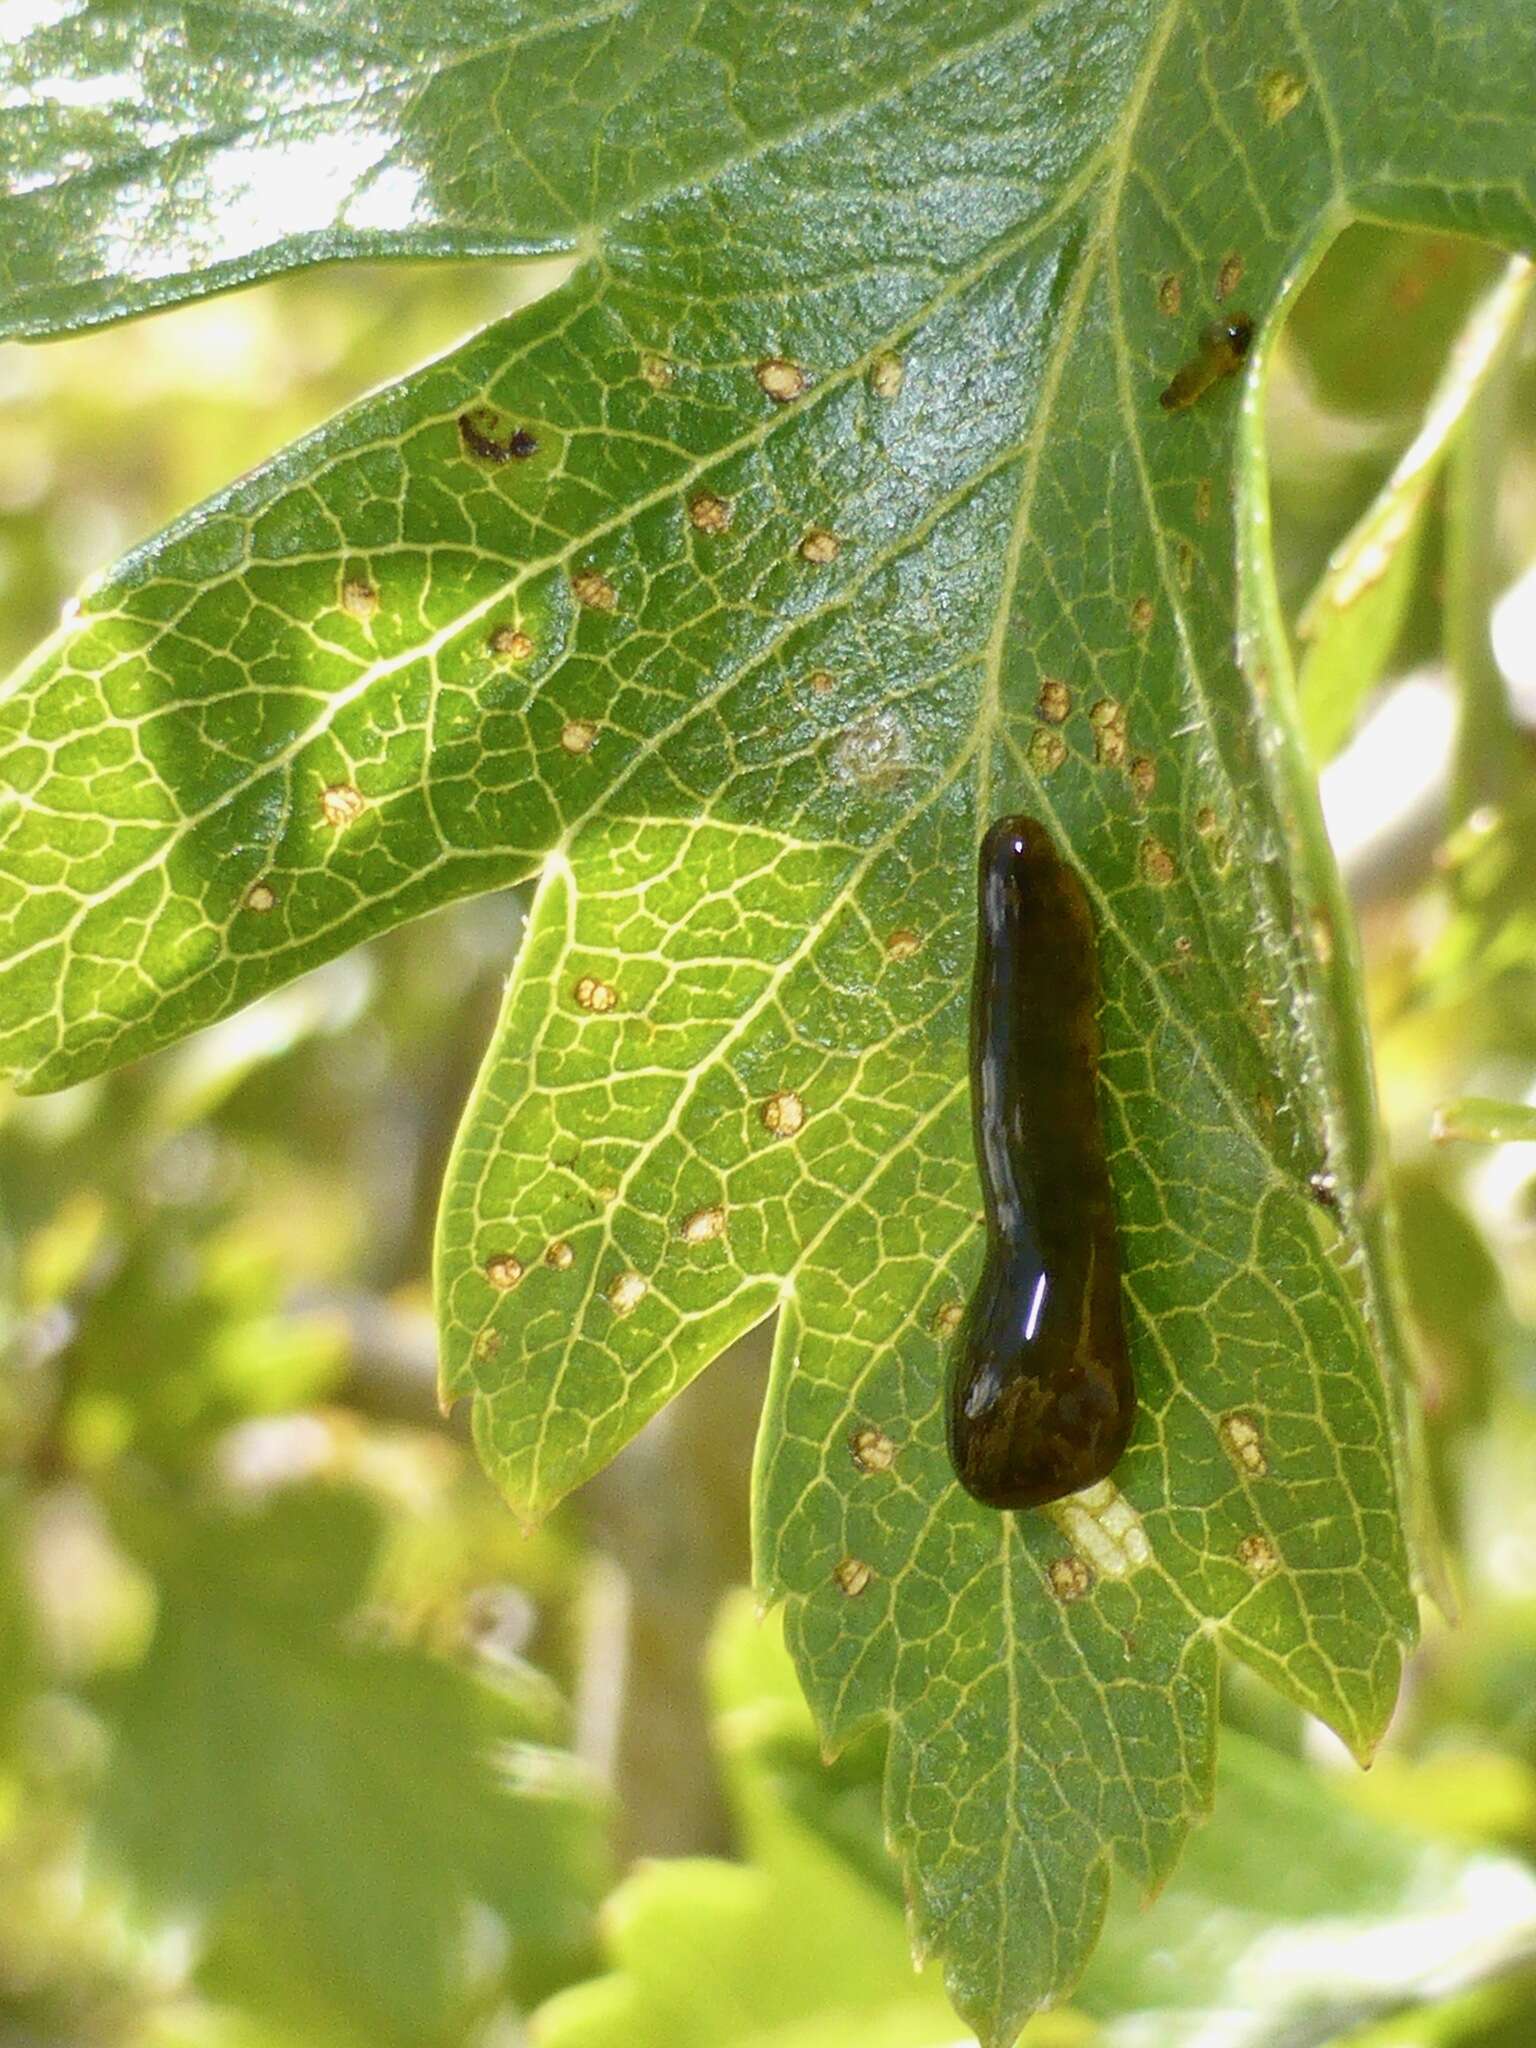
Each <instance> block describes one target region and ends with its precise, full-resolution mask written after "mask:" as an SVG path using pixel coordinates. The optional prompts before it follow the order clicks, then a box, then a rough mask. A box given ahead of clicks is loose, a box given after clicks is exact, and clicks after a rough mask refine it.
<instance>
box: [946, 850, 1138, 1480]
mask: <svg viewBox="0 0 1536 2048" xmlns="http://www.w3.org/2000/svg"><path fill="white" fill-rule="evenodd" d="M979 883H980V889H979V906H978V921H979V930H978V936H977V945H976V973H975V980H974V983H973V986H972V994H971V1115H972V1123H973V1128H974V1133H975V1141H976V1163H977V1167H978V1169H979V1171H980V1174H981V1183H982V1190H983V1194H984V1197H985V1202H986V1220H987V1253H986V1262H985V1264H984V1265H983V1267H982V1271H981V1277H980V1279H979V1280H978V1281H977V1283H976V1288H975V1291H974V1293H973V1294H972V1296H971V1299H970V1302H969V1304H968V1306H967V1308H966V1311H965V1315H964V1318H963V1319H962V1321H961V1324H960V1328H959V1330H958V1332H957V1334H956V1339H955V1350H954V1355H953V1358H952V1360H951V1364H950V1370H949V1384H948V1392H947V1402H946V1413H947V1420H948V1429H949V1454H950V1459H951V1461H952V1463H953V1465H954V1468H955V1475H956V1477H957V1478H958V1479H959V1480H960V1483H961V1484H962V1486H964V1487H965V1489H966V1491H967V1492H968V1493H971V1494H973V1495H974V1496H975V1497H976V1499H977V1500H979V1501H982V1502H984V1503H985V1504H986V1505H987V1506H988V1507H994V1508H1033V1507H1041V1506H1043V1505H1044V1504H1045V1503H1046V1502H1047V1501H1053V1500H1059V1499H1060V1498H1061V1497H1062V1496H1063V1495H1064V1494H1069V1493H1076V1492H1078V1491H1080V1490H1081V1489H1082V1488H1083V1487H1085V1486H1091V1485H1093V1484H1094V1482H1095V1481H1096V1480H1100V1479H1103V1478H1105V1477H1107V1475H1108V1474H1109V1472H1110V1471H1111V1470H1112V1469H1113V1467H1114V1465H1115V1463H1116V1461H1117V1459H1118V1458H1119V1456H1120V1454H1121V1452H1122V1451H1123V1450H1124V1449H1125V1446H1126V1441H1127V1439H1128V1438H1129V1436H1130V1433H1131V1424H1132V1422H1133V1421H1134V1420H1135V1415H1136V1392H1135V1387H1134V1385H1133V1383H1132V1379H1131V1363H1130V1354H1129V1351H1128V1349H1127V1346H1126V1339H1125V1325H1124V1321H1123V1319H1122V1316H1121V1309H1120V1253H1119V1245H1118V1241H1117V1238H1116V1234H1115V1215H1114V1204H1113V1201H1112V1198H1111V1195H1110V1185H1109V1166H1108V1162H1107V1160H1106V1158H1105V1154H1104V1133H1103V1128H1102V1126H1101V1123H1100V1119H1099V1100H1098V1066H1099V1018H1098V1011H1099V968H1098V949H1097V941H1096V936H1095V933H1094V926H1093V914H1092V912H1091V910H1090V909H1089V906H1088V897H1087V893H1086V892H1085V890H1084V888H1083V885H1082V882H1081V880H1080V879H1079V878H1078V875H1077V873H1076V871H1075V869H1073V868H1072V867H1070V866H1069V865H1068V864H1067V863H1066V862H1065V861H1063V860H1062V859H1061V857H1060V856H1059V855H1058V853H1057V852H1056V849H1055V847H1054V846H1053V845H1052V843H1051V839H1050V836H1049V834H1048V833H1047V832H1046V831H1045V830H1044V828H1043V827H1042V826H1040V825H1038V824H1036V823H1035V821H1034V819H1032V818H999V819H998V821H997V822H996V823H995V824H994V825H993V826H992V827H991V829H990V830H989V831H988V833H987V835H986V837H985V839H983V841H982V845H981V860H980V874H979Z"/></svg>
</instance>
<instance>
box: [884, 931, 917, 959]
mask: <svg viewBox="0 0 1536 2048" xmlns="http://www.w3.org/2000/svg"><path fill="white" fill-rule="evenodd" d="M922 943H923V942H922V939H921V938H920V937H919V935H918V934H917V933H916V932H915V931H913V929H912V927H911V926H910V925H905V924H902V925H898V926H897V927H896V929H895V931H893V932H892V933H891V934H890V936H889V937H888V938H887V939H886V942H885V957H886V959H887V960H910V959H911V958H912V955H913V954H914V953H915V952H916V951H917V949H918V948H919V946H921V945H922Z"/></svg>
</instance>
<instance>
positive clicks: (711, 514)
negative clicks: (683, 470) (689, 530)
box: [688, 491, 735, 533]
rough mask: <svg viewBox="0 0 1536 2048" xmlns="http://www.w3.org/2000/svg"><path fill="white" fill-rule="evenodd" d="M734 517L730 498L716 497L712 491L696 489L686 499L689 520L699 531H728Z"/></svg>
mask: <svg viewBox="0 0 1536 2048" xmlns="http://www.w3.org/2000/svg"><path fill="white" fill-rule="evenodd" d="M734 517H735V508H734V507H733V506H732V504H731V501H730V499H729V498H719V497H716V495H715V493H714V492H713V491H697V492H695V493H694V495H693V497H691V498H690V499H689V500H688V518H689V522H690V523H691V524H692V525H693V526H696V527H697V528H698V530H699V532H700V533H729V532H730V529H731V521H732V519H733V518H734Z"/></svg>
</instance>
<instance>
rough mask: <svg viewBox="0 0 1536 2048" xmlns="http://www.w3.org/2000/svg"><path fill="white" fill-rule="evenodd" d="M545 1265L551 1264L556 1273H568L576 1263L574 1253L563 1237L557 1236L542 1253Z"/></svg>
mask: <svg viewBox="0 0 1536 2048" xmlns="http://www.w3.org/2000/svg"><path fill="white" fill-rule="evenodd" d="M544 1263H545V1265H546V1266H553V1267H554V1269H555V1271H556V1272H557V1273H568V1272H569V1271H570V1269H571V1267H572V1266H573V1265H574V1264H575V1263H576V1254H575V1252H574V1251H573V1250H572V1249H571V1246H570V1245H569V1244H568V1243H567V1242H566V1240H565V1239H564V1238H563V1237H557V1238H556V1239H555V1241H554V1243H553V1244H552V1245H551V1246H550V1247H549V1249H548V1251H546V1252H545V1254H544Z"/></svg>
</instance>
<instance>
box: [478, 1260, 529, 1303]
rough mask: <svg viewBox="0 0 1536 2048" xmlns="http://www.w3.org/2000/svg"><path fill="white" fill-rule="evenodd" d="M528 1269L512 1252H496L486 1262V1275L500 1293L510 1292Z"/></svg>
mask: <svg viewBox="0 0 1536 2048" xmlns="http://www.w3.org/2000/svg"><path fill="white" fill-rule="evenodd" d="M526 1271H527V1268H526V1267H525V1266H524V1264H523V1262H522V1260H521V1259H520V1258H517V1257H516V1256H515V1255H514V1254H513V1253H512V1252H496V1253H495V1254H493V1256H492V1257H490V1258H488V1259H487V1260H486V1262H485V1277H486V1279H487V1280H488V1281H489V1282H490V1283H491V1285H492V1286H493V1287H494V1288H495V1289H496V1292H497V1293H498V1294H509V1293H510V1292H511V1291H512V1289H513V1288H514V1287H515V1286H516V1285H517V1283H518V1281H519V1280H521V1279H522V1277H523V1274H524V1273H525V1272H526Z"/></svg>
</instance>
